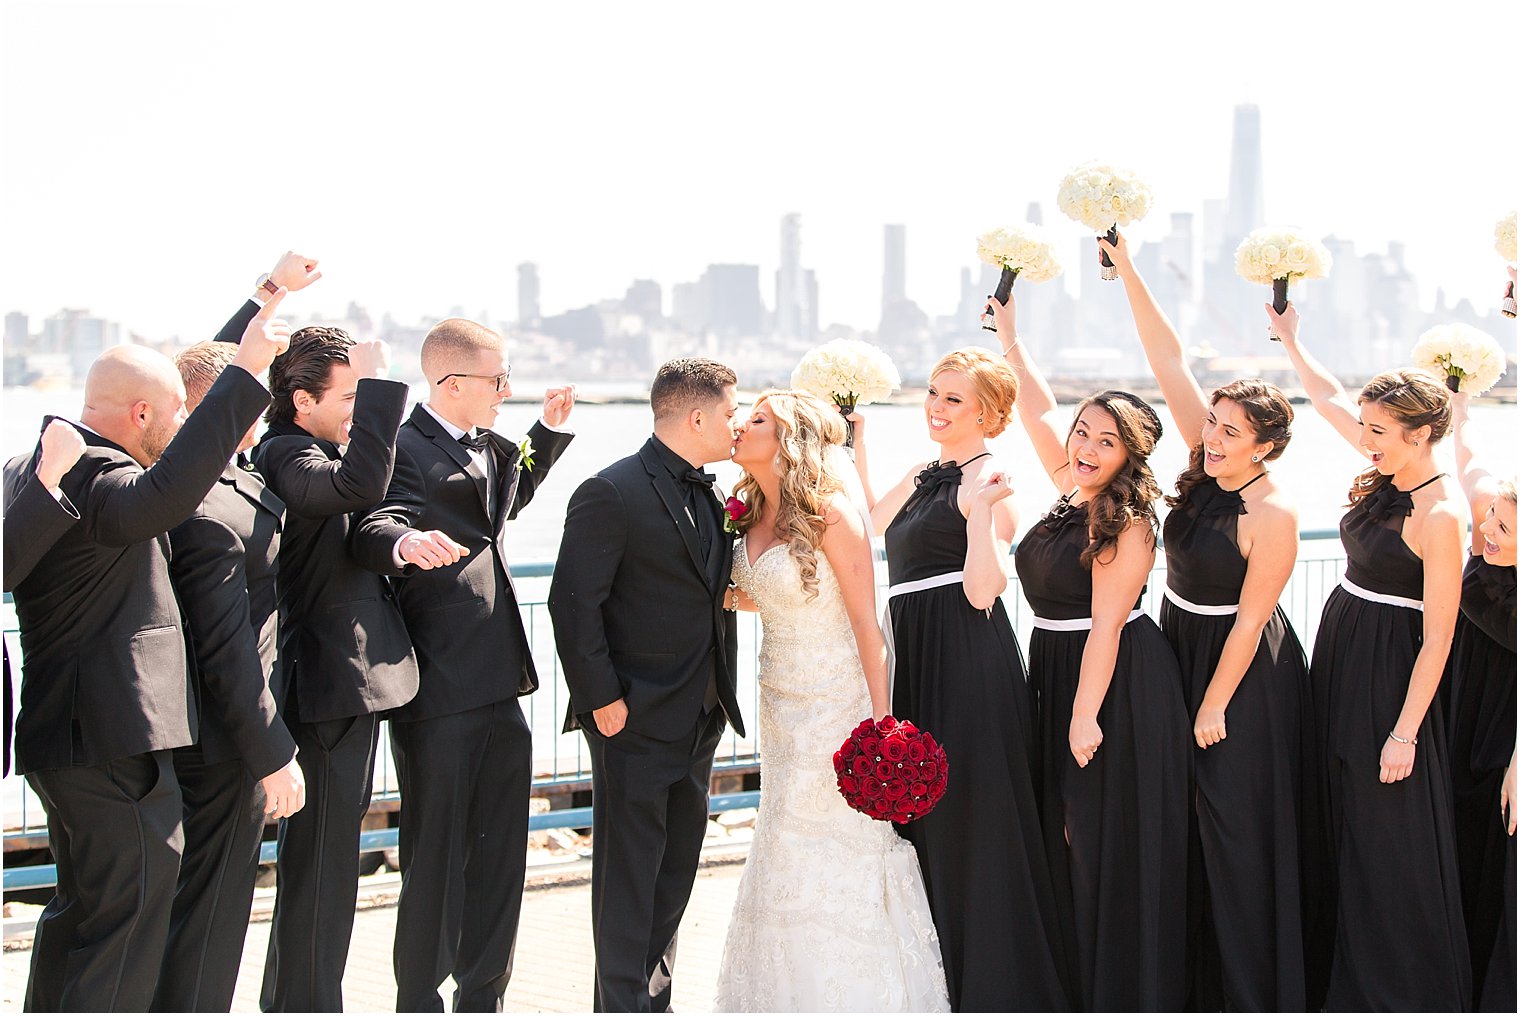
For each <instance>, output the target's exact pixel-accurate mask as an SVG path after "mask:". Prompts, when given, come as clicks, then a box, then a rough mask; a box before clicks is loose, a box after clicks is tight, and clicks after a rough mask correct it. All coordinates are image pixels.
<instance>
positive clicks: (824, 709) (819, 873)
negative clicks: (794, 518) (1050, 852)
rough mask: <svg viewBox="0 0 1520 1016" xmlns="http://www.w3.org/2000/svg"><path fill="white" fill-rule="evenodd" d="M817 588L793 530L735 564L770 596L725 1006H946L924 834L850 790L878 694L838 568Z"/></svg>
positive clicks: (761, 601)
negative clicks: (842, 757)
mask: <svg viewBox="0 0 1520 1016" xmlns="http://www.w3.org/2000/svg"><path fill="white" fill-rule="evenodd" d="M817 557H818V596H817V598H816V599H813V600H809V599H807V597H806V594H805V592H804V590H803V586H802V575H801V571H800V569H799V566H798V564H797V562H796V561H795V560H794V559H793V557H792V556H791V554H790V553H789V552H788V550H787V547H786V545H785V544H779V545H777V546H775V547H771V548H770V549H768V550H766V551H765V552H764V553H762V554H761V555H760V557H759V559H758V560H757V561H755V563H754V565H753V566H751V564H750V563H749V560H748V556H747V552H746V549H745V542H744V540H743V539H742V538H741V539H739V540H737V541H735V544H734V569H733V577H734V581H735V583H736V584H738V585H739V586H740V587H742V588H743V589H744V590H745V592H746V593H748V594H749V596H750V598H751V599H753V600H754V601H755V604H756V605H757V606H758V607H759V608H760V617H761V621H762V623H763V626H764V628H763V631H764V634H763V637H762V639H761V644H760V675H759V681H760V741H761V762H760V783H761V787H762V790H763V793H762V795H761V799H760V813H759V817H758V819H757V821H756V823H755V835H754V839H753V841H752V842H751V844H750V850H749V859H748V861H747V862H746V864H745V866H744V874H743V876H742V877H741V879H740V882H739V893H738V898H737V900H736V901H735V903H734V912H733V918H732V920H731V921H730V922H729V928H728V939H727V941H726V942H725V944H724V948H723V963H722V966H721V968H720V970H719V974H718V992H717V998H716V1000H715V1002H714V1008H715V1009H716V1010H717V1011H720V1012H788V1011H792V1012H797V1011H811V1012H828V1011H835V1012H848V1011H854V1012H868V1011H875V1012H894V1011H897V1012H903V1011H908V1012H944V1011H948V1010H949V1000H948V997H947V995H946V989H945V973H944V968H943V966H942V965H941V963H940V952H939V939H938V937H937V935H936V934H935V930H934V923H933V920H932V918H931V916H930V913H929V903H928V899H927V897H926V896H925V893H924V882H923V876H922V874H921V873H920V871H919V866H918V857H917V855H916V854H915V853H914V850H913V847H912V846H911V845H909V844H908V843H907V842H906V841H904V840H903V839H901V838H900V837H899V836H898V835H897V833H896V832H895V831H894V830H893V828H892V826H891V825H890V824H888V823H885V822H877V821H873V820H872V819H869V818H866V817H865V816H864V815H862V814H860V813H859V812H857V811H854V810H853V809H851V808H850V807H849V805H847V804H845V802H844V799H843V798H842V797H841V796H840V795H839V790H838V788H837V786H836V785H835V777H834V766H833V756H834V752H835V751H837V750H838V748H839V745H840V744H841V743H842V742H843V741H844V739H845V738H846V737H847V736H848V735H849V733H850V731H851V730H853V729H854V728H855V726H856V725H857V724H858V723H860V721H861V720H862V719H865V718H866V717H868V716H870V714H871V700H870V695H869V694H868V692H867V690H866V683H865V675H864V673H863V672H862V670H861V666H860V657H859V654H858V652H857V650H856V646H855V635H854V631H853V629H852V628H851V627H850V621H849V617H848V616H847V615H846V613H845V608H844V600H843V598H842V597H841V595H840V592H839V585H838V582H837V581H836V580H835V577H834V574H833V572H832V571H831V570H830V568H829V564H828V561H827V560H826V559H825V558H824V556H823V554H822V553H819V554H818V556H817Z"/></svg>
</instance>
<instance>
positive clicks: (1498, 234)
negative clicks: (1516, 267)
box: [1494, 212, 1515, 317]
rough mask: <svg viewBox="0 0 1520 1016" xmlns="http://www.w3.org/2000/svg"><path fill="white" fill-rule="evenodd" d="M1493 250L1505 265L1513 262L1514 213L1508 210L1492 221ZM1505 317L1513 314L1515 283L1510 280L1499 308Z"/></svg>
mask: <svg viewBox="0 0 1520 1016" xmlns="http://www.w3.org/2000/svg"><path fill="white" fill-rule="evenodd" d="M1494 250H1496V251H1498V252H1499V256H1500V257H1501V258H1503V259H1504V263H1505V264H1507V265H1513V264H1514V263H1515V213H1514V212H1510V213H1509V214H1508V215H1506V216H1505V217H1504V218H1502V219H1500V220H1499V221H1498V222H1496V223H1494ZM1500 309H1501V310H1503V311H1504V316H1505V317H1514V316H1515V283H1514V281H1513V280H1511V281H1510V282H1509V283H1508V287H1507V288H1506V289H1505V290H1504V304H1503V306H1502V307H1501V308H1500Z"/></svg>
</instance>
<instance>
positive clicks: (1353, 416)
mask: <svg viewBox="0 0 1520 1016" xmlns="http://www.w3.org/2000/svg"><path fill="white" fill-rule="evenodd" d="M1266 308H1267V319H1268V321H1269V322H1270V323H1271V327H1272V333H1273V334H1274V335H1276V336H1277V337H1278V338H1279V339H1281V340H1282V344H1283V352H1285V353H1287V354H1288V359H1289V360H1290V361H1292V363H1293V369H1294V370H1296V371H1297V372H1298V380H1299V383H1300V384H1302V385H1303V386H1304V394H1305V395H1307V396H1309V401H1310V402H1312V403H1313V404H1314V411H1315V412H1317V413H1319V415H1320V416H1323V417H1324V418H1325V419H1326V420H1328V421H1330V426H1332V427H1334V428H1335V432H1336V433H1337V434H1339V435H1340V436H1341V437H1343V438H1345V439H1346V442H1347V443H1348V444H1350V445H1351V447H1353V448H1355V449H1356V450H1357V451H1358V452H1359V453H1361V454H1362V455H1366V454H1367V453H1366V452H1365V451H1363V449H1362V422H1361V414H1360V413H1358V412H1357V409H1356V400H1355V399H1353V398H1352V397H1351V396H1350V395H1348V394H1347V392H1346V389H1345V388H1343V387H1341V383H1340V382H1339V381H1337V380H1336V379H1335V375H1334V374H1332V373H1330V371H1328V370H1326V369H1325V367H1324V365H1323V364H1321V363H1320V362H1319V361H1318V360H1316V359H1315V358H1314V357H1313V356H1311V355H1309V351H1308V350H1307V349H1305V348H1304V347H1303V345H1302V344H1301V343H1300V342H1299V341H1298V324H1299V320H1298V308H1297V307H1295V306H1293V301H1292V300H1289V301H1288V309H1287V310H1285V311H1283V312H1282V313H1281V314H1279V313H1277V311H1275V310H1273V309H1272V305H1271V304H1270V303H1269V304H1266Z"/></svg>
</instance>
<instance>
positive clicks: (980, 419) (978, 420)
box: [976, 416, 982, 425]
mask: <svg viewBox="0 0 1520 1016" xmlns="http://www.w3.org/2000/svg"><path fill="white" fill-rule="evenodd" d="M976 422H977V424H978V425H980V424H981V422H982V418H981V417H980V416H978V417H977V418H976Z"/></svg>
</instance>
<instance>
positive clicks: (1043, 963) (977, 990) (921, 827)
mask: <svg viewBox="0 0 1520 1016" xmlns="http://www.w3.org/2000/svg"><path fill="white" fill-rule="evenodd" d="M968 461H971V460H968ZM960 481H961V470H960V467H959V466H957V465H956V464H955V463H953V462H950V463H944V464H940V463H934V464H932V465H931V466H930V467H929V468H928V469H926V470H924V471H923V472H922V473H920V474H919V476H918V479H917V481H916V483H917V486H916V489H915V490H914V491H913V493H912V495H910V496H909V498H908V500H907V501H906V502H905V503H904V504H903V507H902V509H901V510H900V511H899V512H898V513H897V517H896V518H894V519H893V520H892V523H891V525H889V526H888V527H887V531H886V546H887V569H888V572H889V575H890V579H891V582H892V584H893V585H894V586H898V585H901V584H903V583H923V582H924V580H930V583H927V585H928V586H929V587H928V588H921V589H917V590H914V591H907V592H898V593H896V594H894V595H892V597H891V600H890V601H889V609H890V617H891V637H892V642H893V652H894V656H895V661H896V662H895V665H894V672H893V689H892V713H893V715H894V716H896V717H897V718H898V719H903V720H912V721H913V722H914V723H915V724H917V725H918V726H919V727H920V728H921V729H923V730H927V731H928V732H930V733H931V734H933V735H934V737H935V738H936V739H937V740H938V741H939V742H940V744H942V745H943V746H944V748H945V753H946V756H947V758H948V759H949V763H950V774H949V780H948V782H947V784H946V789H945V796H944V797H943V798H942V799H941V800H940V802H939V804H938V805H936V806H935V808H934V810H933V811H932V812H930V813H929V814H928V815H926V816H924V817H923V818H920V819H916V820H914V821H913V822H910V823H907V824H906V825H904V826H899V827H898V828H899V830H900V831H901V832H902V833H903V835H905V836H906V837H907V838H908V840H909V841H911V842H912V844H913V846H914V848H915V849H916V850H917V851H918V859H919V864H920V866H921V867H922V869H923V874H924V884H925V887H926V888H927V889H928V893H929V907H930V910H931V911H932V912H933V915H934V924H935V927H936V929H937V930H938V931H939V941H940V950H941V953H942V955H943V957H944V962H945V979H946V982H947V984H948V986H949V989H950V1004H951V1006H952V1007H953V1008H954V1009H956V1010H957V1011H962V1012H992V1011H1006V1010H1016V1011H1017V1010H1040V1009H1048V1010H1067V1009H1070V1008H1071V1006H1072V1002H1073V1001H1074V1000H1073V998H1072V997H1071V992H1072V988H1073V987H1074V985H1073V984H1072V976H1071V973H1070V968H1069V965H1068V963H1067V959H1066V952H1065V950H1064V948H1063V941H1062V937H1061V935H1060V923H1059V922H1060V909H1059V907H1058V904H1057V897H1056V894H1055V891H1054V888H1053V884H1052V878H1051V872H1050V866H1049V864H1048V862H1047V859H1046V850H1045V842H1044V839H1043V837H1042V836H1041V833H1040V821H1039V809H1038V804H1037V802H1036V796H1035V782H1034V777H1033V775H1032V767H1033V764H1034V760H1035V752H1034V748H1033V745H1034V705H1033V701H1032V698H1031V694H1030V690H1029V684H1028V681H1027V679H1026V678H1025V675H1024V660H1023V656H1022V654H1021V653H1020V652H1019V647H1018V643H1017V642H1016V641H1015V639H1014V635H1013V628H1012V626H1011V625H1010V624H1009V622H1008V615H1007V613H1006V612H1005V611H1004V609H1003V604H1002V601H1001V600H1000V601H998V602H997V603H995V604H994V605H993V607H992V609H991V610H977V609H976V608H974V607H972V606H971V604H970V603H969V602H967V600H966V594H965V591H964V587H963V586H962V584H961V582H960V580H959V579H955V580H953V581H952V580H948V579H947V580H943V583H944V584H939V585H933V584H932V581H933V580H934V579H936V578H937V577H940V576H946V575H949V574H952V573H955V572H960V571H961V570H962V569H964V568H965V565H966V518H965V516H963V515H962V514H961V511H960V508H959V507H958V506H957V504H956V491H957V490H958V489H959V487H960ZM868 931H869V929H862V933H868Z"/></svg>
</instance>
